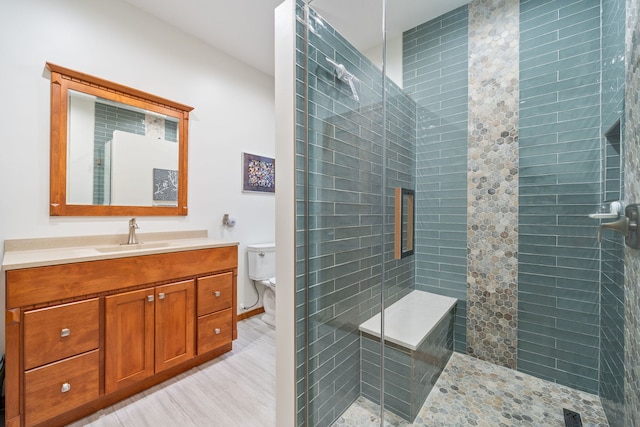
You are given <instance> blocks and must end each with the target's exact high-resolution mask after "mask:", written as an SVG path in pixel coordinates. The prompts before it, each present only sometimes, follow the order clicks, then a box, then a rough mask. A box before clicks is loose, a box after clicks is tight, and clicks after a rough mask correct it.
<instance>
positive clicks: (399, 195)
mask: <svg viewBox="0 0 640 427" xmlns="http://www.w3.org/2000/svg"><path fill="white" fill-rule="evenodd" d="M414 199H415V192H414V191H413V190H409V189H408V188H402V187H396V191H395V239H394V240H395V242H394V244H395V250H394V257H395V259H401V258H404V257H406V256H409V255H412V254H413V240H414V229H415V225H414V218H415V216H414V212H415V200H414Z"/></svg>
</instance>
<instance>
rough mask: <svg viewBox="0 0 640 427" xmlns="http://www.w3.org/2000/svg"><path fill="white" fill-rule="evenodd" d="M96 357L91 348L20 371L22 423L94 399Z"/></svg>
mask: <svg viewBox="0 0 640 427" xmlns="http://www.w3.org/2000/svg"><path fill="white" fill-rule="evenodd" d="M99 374H100V357H99V351H98V350H93V351H91V352H89V353H84V354H81V355H79V356H74V357H71V358H69V359H65V360H62V361H60V362H55V363H51V364H49V365H46V366H42V367H40V368H35V369H32V370H30V371H28V372H26V373H25V374H24V409H25V411H24V414H25V425H27V426H32V425H35V424H38V423H40V422H42V421H45V420H48V419H50V418H52V417H55V416H56V415H59V414H62V413H63V412H66V411H69V410H71V409H73V408H76V407H78V406H80V405H83V404H85V403H88V402H90V401H92V400H94V399H97V398H98V397H99V395H100V378H99Z"/></svg>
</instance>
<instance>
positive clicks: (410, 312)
mask: <svg viewBox="0 0 640 427" xmlns="http://www.w3.org/2000/svg"><path fill="white" fill-rule="evenodd" d="M457 301H458V300H457V299H455V298H451V297H446V296H444V295H438V294H432V293H430V292H423V291H412V292H411V293H409V294H408V295H405V296H404V297H402V298H400V299H399V300H398V301H396V302H395V303H393V304H391V305H390V306H388V307H387V308H385V309H384V339H385V340H387V341H390V342H392V343H395V344H398V345H400V346H402V347H405V348H409V349H411V350H414V351H415V350H417V349H418V347H420V344H422V342H423V341H424V340H425V338H426V337H428V336H429V334H430V333H431V331H432V330H433V328H435V327H436V325H437V324H438V323H439V322H440V320H442V318H444V317H445V316H446V314H447V313H449V311H450V310H451V308H452V307H453V306H454V305H455V304H456V302H457ZM360 330H361V331H363V332H366V333H368V334H371V335H373V336H376V337H378V338H380V313H378V314H376V315H375V316H373V317H372V318H370V319H369V320H367V321H366V322H364V323H362V324H361V325H360Z"/></svg>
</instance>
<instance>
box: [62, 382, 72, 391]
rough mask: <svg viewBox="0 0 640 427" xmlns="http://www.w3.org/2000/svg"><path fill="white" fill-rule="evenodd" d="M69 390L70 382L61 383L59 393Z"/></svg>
mask: <svg viewBox="0 0 640 427" xmlns="http://www.w3.org/2000/svg"><path fill="white" fill-rule="evenodd" d="M69 390H71V384H69V383H64V384H62V387H61V388H60V392H61V393H66V392H68V391H69Z"/></svg>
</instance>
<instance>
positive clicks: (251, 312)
mask: <svg viewBox="0 0 640 427" xmlns="http://www.w3.org/2000/svg"><path fill="white" fill-rule="evenodd" d="M262 313H264V307H258V308H254V309H253V310H249V311H245V312H244V313H240V314H238V322H239V321H241V320H244V319H248V318H249V317H253V316H257V315H258V314H262Z"/></svg>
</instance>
